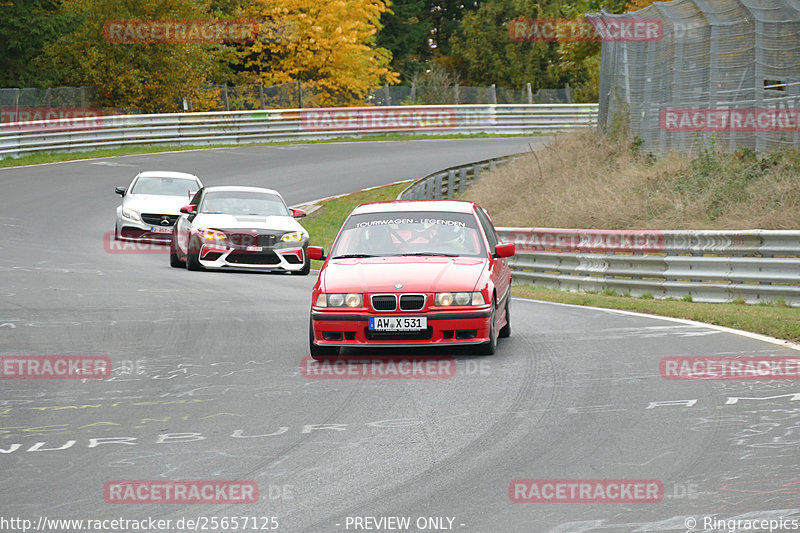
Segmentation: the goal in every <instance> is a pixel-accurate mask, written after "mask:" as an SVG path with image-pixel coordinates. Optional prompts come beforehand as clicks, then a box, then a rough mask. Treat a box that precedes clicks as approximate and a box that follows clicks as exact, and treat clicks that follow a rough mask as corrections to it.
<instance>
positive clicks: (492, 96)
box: [489, 83, 497, 104]
mask: <svg viewBox="0 0 800 533" xmlns="http://www.w3.org/2000/svg"><path fill="white" fill-rule="evenodd" d="M489 100H490V102H489V103H491V104H497V87H496V86H495V84H494V83H493V84H492V85H491V86H490V87H489Z"/></svg>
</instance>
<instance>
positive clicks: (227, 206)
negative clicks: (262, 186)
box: [199, 191, 290, 216]
mask: <svg viewBox="0 0 800 533" xmlns="http://www.w3.org/2000/svg"><path fill="white" fill-rule="evenodd" d="M199 212H200V213H224V214H226V215H262V216H271V215H279V216H290V215H289V210H288V209H287V208H286V204H284V203H283V199H282V198H281V197H280V196H278V195H275V194H269V193H260V192H249V191H218V192H209V193H206V195H205V196H204V197H203V200H202V202H201V203H200V208H199Z"/></svg>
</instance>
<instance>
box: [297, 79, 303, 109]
mask: <svg viewBox="0 0 800 533" xmlns="http://www.w3.org/2000/svg"><path fill="white" fill-rule="evenodd" d="M302 107H303V82H302V81H299V80H298V81H297V109H301V108H302Z"/></svg>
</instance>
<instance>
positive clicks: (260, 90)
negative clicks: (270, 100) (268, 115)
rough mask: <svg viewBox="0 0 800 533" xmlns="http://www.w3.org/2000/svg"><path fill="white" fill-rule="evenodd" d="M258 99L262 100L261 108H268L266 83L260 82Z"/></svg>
mask: <svg viewBox="0 0 800 533" xmlns="http://www.w3.org/2000/svg"><path fill="white" fill-rule="evenodd" d="M258 99H259V100H261V109H266V107H267V102H266V101H265V100H264V84H263V83H259V84H258Z"/></svg>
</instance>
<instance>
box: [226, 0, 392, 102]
mask: <svg viewBox="0 0 800 533" xmlns="http://www.w3.org/2000/svg"><path fill="white" fill-rule="evenodd" d="M386 9H387V7H386V4H385V3H384V1H383V0H333V1H330V2H318V1H317V0H281V1H280V2H278V1H276V0H254V1H253V3H252V4H251V5H250V6H249V7H248V8H246V9H245V10H244V14H245V16H246V17H247V18H255V19H258V20H262V21H265V22H264V23H263V24H262V34H263V36H264V38H260V39H259V40H258V41H256V42H254V43H252V44H249V45H247V46H246V47H245V55H244V58H243V59H242V66H243V67H244V69H245V70H246V71H248V72H249V75H248V74H247V73H246V74H244V75H243V76H241V78H242V79H244V80H249V81H259V82H261V83H263V84H265V85H274V84H279V83H286V82H297V81H299V82H304V83H306V84H308V85H310V86H312V87H314V88H316V89H317V90H318V95H319V98H320V100H319V101H318V102H314V103H321V104H343V103H349V102H352V101H356V100H361V99H363V98H364V97H365V96H366V94H367V92H368V91H369V90H371V89H374V88H375V87H378V86H380V85H381V84H383V83H396V82H397V81H398V80H399V78H398V76H397V73H395V72H393V71H392V70H390V69H389V63H390V61H391V53H390V52H389V51H388V50H386V49H383V48H379V47H377V46H376V44H375V42H376V33H377V32H378V30H379V29H380V17H381V15H382V14H383V13H384V12H385V11H386ZM304 100H305V97H304ZM306 102H307V101H306Z"/></svg>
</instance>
